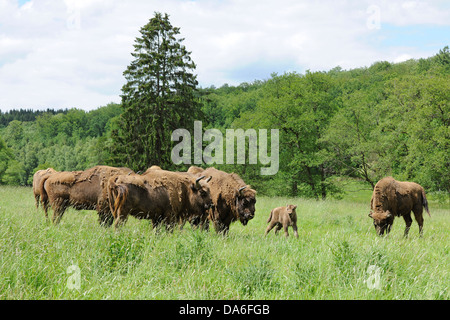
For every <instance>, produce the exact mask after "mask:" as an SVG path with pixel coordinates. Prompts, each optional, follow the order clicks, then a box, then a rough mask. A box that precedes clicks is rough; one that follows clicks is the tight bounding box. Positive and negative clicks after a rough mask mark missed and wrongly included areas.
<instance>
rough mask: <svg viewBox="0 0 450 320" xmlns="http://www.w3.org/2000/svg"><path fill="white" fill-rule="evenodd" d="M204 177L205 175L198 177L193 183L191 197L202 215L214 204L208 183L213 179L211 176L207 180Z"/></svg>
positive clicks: (192, 202)
mask: <svg viewBox="0 0 450 320" xmlns="http://www.w3.org/2000/svg"><path fill="white" fill-rule="evenodd" d="M204 178H205V176H201V177H200V178H197V179H196V180H195V182H194V183H192V185H191V190H192V197H193V198H192V199H191V204H192V205H193V206H194V207H195V208H196V209H198V211H199V212H201V214H202V215H203V214H205V213H206V211H207V210H209V209H210V208H211V207H212V206H213V202H212V199H211V194H210V191H209V184H208V182H209V181H210V180H211V177H209V178H208V179H206V181H203V179H204Z"/></svg>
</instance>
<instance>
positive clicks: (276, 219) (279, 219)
mask: <svg viewBox="0 0 450 320" xmlns="http://www.w3.org/2000/svg"><path fill="white" fill-rule="evenodd" d="M295 209H297V206H295V205H293V204H289V205H288V204H287V205H286V207H278V208H275V209H273V210H272V211H271V212H270V216H269V220H267V223H269V225H268V226H267V229H266V232H265V234H264V235H265V236H266V235H267V234H268V233H269V232H270V230H272V229H273V227H275V226H276V227H277V228H276V229H275V234H277V232H278V231H279V230H280V229H281V228H283V229H284V234H285V236H286V238H287V237H289V232H288V227H292V229H293V230H294V236H295V237H296V238H298V232H297V213H296V212H295Z"/></svg>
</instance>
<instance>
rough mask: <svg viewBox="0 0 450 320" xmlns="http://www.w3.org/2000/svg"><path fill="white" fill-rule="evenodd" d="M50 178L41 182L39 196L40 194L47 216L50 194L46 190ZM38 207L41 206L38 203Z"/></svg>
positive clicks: (45, 178)
mask: <svg viewBox="0 0 450 320" xmlns="http://www.w3.org/2000/svg"><path fill="white" fill-rule="evenodd" d="M47 179H48V177H44V178H42V179H41V181H40V182H39V194H40V198H41V199H40V200H41V205H42V208H44V212H45V215H46V216H47V210H48V194H47V190H45V182H46V181H47ZM36 206H37V207H38V206H39V204H38V203H37V204H36Z"/></svg>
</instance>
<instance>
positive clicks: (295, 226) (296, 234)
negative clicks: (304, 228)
mask: <svg viewBox="0 0 450 320" xmlns="http://www.w3.org/2000/svg"><path fill="white" fill-rule="evenodd" d="M292 229H294V236H295V237H296V238H297V239H298V231H297V224H296V223H294V224H293V225H292Z"/></svg>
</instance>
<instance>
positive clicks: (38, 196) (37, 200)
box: [34, 194, 41, 209]
mask: <svg viewBox="0 0 450 320" xmlns="http://www.w3.org/2000/svg"><path fill="white" fill-rule="evenodd" d="M40 197H41V196H40V195H39V194H35V195H34V201H35V205H36V209H39V201H40Z"/></svg>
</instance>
